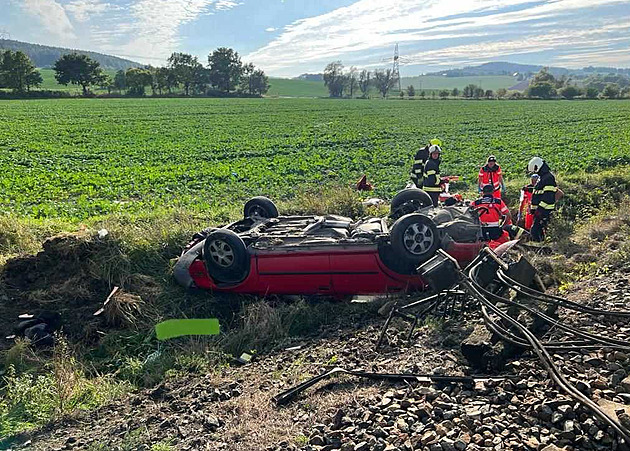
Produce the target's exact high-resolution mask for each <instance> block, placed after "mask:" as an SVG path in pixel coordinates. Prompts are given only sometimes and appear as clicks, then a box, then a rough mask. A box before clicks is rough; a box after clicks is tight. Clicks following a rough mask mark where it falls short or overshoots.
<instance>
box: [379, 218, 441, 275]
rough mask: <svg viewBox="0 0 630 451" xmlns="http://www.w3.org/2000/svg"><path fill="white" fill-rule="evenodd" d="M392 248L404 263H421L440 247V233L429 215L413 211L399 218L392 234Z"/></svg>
mask: <svg viewBox="0 0 630 451" xmlns="http://www.w3.org/2000/svg"><path fill="white" fill-rule="evenodd" d="M390 243H391V246H392V250H393V251H394V254H395V256H396V257H397V258H399V259H400V260H401V261H402V262H404V265H416V266H417V265H420V264H422V263H424V262H425V261H427V260H429V259H430V258H431V257H433V255H434V254H435V251H437V250H438V248H439V247H440V234H439V231H438V229H437V226H436V225H435V223H434V222H433V221H432V220H431V219H430V218H428V217H426V216H424V215H421V214H418V213H411V214H408V215H405V216H403V217H402V218H400V219H398V220H397V221H396V222H395V223H394V225H393V226H392V231H391V234H390Z"/></svg>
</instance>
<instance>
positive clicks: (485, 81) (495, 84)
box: [400, 75, 518, 91]
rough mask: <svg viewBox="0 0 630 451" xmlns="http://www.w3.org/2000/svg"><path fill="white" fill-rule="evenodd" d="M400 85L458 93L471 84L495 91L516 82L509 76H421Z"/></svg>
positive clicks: (408, 78) (402, 80)
mask: <svg viewBox="0 0 630 451" xmlns="http://www.w3.org/2000/svg"><path fill="white" fill-rule="evenodd" d="M400 82H401V85H402V87H403V88H406V87H407V86H409V85H413V87H414V88H416V90H420V89H453V88H457V89H459V90H460V91H461V90H462V89H464V87H466V86H467V85H470V84H473V85H477V86H481V87H482V88H483V89H492V90H493V91H496V90H497V89H500V88H505V89H507V88H510V87H512V86H514V85H515V84H517V83H518V81H517V80H516V79H515V78H514V77H511V76H509V75H496V76H495V75H482V76H479V77H440V76H436V75H421V76H419V77H403V78H402V79H401V81H400Z"/></svg>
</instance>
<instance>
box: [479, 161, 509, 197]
mask: <svg viewBox="0 0 630 451" xmlns="http://www.w3.org/2000/svg"><path fill="white" fill-rule="evenodd" d="M478 182H479V192H481V190H482V188H483V187H484V186H486V185H492V186H493V189H494V192H493V195H494V197H497V198H500V197H501V191H505V184H504V183H503V173H502V172H501V166H499V165H498V164H497V157H495V156H494V155H490V156H489V157H488V160H487V161H486V165H485V166H483V167H482V168H481V169H479V176H478Z"/></svg>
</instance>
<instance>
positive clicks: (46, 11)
mask: <svg viewBox="0 0 630 451" xmlns="http://www.w3.org/2000/svg"><path fill="white" fill-rule="evenodd" d="M18 4H19V5H21V6H22V9H23V10H24V11H25V12H26V13H27V14H29V15H31V16H33V17H35V18H36V19H37V20H38V21H39V22H40V23H41V24H42V25H43V26H44V28H45V29H46V31H47V32H49V33H51V34H52V35H55V36H56V37H58V38H60V39H61V40H62V42H63V41H68V40H70V39H73V38H75V37H76V36H75V34H74V29H73V27H72V23H71V22H70V19H68V16H67V14H66V11H65V10H64V9H63V6H61V5H60V4H59V3H57V2H56V1H55V0H21V2H19V3H18Z"/></svg>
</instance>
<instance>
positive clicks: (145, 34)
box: [78, 0, 240, 64]
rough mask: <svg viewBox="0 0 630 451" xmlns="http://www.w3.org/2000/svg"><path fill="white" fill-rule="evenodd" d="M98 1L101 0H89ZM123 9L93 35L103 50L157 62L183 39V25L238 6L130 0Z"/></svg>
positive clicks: (197, 0)
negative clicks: (181, 32)
mask: <svg viewBox="0 0 630 451" xmlns="http://www.w3.org/2000/svg"><path fill="white" fill-rule="evenodd" d="M78 1H86V0H78ZM87 1H94V2H98V0H87ZM127 1H128V3H127V4H126V5H125V6H120V5H119V7H118V9H119V13H118V14H115V15H114V16H110V17H108V20H107V21H105V22H103V23H101V24H96V25H95V26H94V27H93V28H92V30H91V32H90V37H91V39H92V41H93V42H95V43H96V44H97V45H98V46H99V47H100V49H101V50H102V51H107V52H111V53H114V54H116V55H121V56H126V57H131V58H135V59H136V60H139V61H144V62H150V63H153V64H156V63H157V62H159V61H162V62H163V60H165V59H166V58H167V57H168V56H169V55H170V54H171V53H172V52H173V51H176V50H178V49H179V46H180V44H181V42H182V37H181V34H180V31H181V30H180V29H181V27H182V26H183V25H186V24H188V23H191V22H194V21H195V20H197V19H198V18H199V17H201V16H203V15H206V14H213V13H215V12H217V11H225V10H229V9H232V8H235V7H237V6H239V5H240V3H238V2H236V1H231V0H127Z"/></svg>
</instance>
